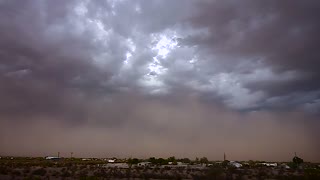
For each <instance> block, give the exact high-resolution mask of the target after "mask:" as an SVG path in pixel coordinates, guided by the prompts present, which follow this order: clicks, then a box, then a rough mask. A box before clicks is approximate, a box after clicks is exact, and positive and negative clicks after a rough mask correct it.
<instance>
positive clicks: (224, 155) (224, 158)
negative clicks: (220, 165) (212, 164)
mask: <svg viewBox="0 0 320 180" xmlns="http://www.w3.org/2000/svg"><path fill="white" fill-rule="evenodd" d="M226 159H227V156H226V153H225V152H224V153H223V161H225V160H226Z"/></svg>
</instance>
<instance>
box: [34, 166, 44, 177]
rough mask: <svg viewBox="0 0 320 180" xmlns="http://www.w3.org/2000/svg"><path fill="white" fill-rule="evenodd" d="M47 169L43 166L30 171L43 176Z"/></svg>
mask: <svg viewBox="0 0 320 180" xmlns="http://www.w3.org/2000/svg"><path fill="white" fill-rule="evenodd" d="M46 173H47V171H46V170H45V169H44V168H40V169H36V170H34V171H33V172H32V174H33V175H39V176H44V175H46Z"/></svg>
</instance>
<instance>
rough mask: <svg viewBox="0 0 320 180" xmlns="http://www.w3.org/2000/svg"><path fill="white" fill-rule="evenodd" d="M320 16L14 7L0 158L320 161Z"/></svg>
mask: <svg viewBox="0 0 320 180" xmlns="http://www.w3.org/2000/svg"><path fill="white" fill-rule="evenodd" d="M319 8H320V3H319V2H317V1H311V0H310V1H303V2H302V1H281V2H280V1H276V0H271V1H265V2H257V1H253V0H246V1H241V2H239V1H234V0H227V1H207V0H201V1H196V0H187V1H183V2H182V1H178V0H177V1H160V0H152V1H147V0H132V1H129V0H118V1H116V0H106V1H87V0H84V1H63V0H58V1H41V0H34V1H31V0H27V1H15V0H13V1H12V0H11V1H9V0H2V1H0V39H1V40H0V100H1V101H0V125H1V126H0V136H1V137H0V146H1V149H0V153H2V154H18V155H30V154H31V155H45V154H46V153H53V152H55V151H74V152H76V153H78V155H79V156H100V157H102V156H114V155H119V156H130V155H135V156H140V157H147V156H152V155H158V156H170V155H176V156H181V157H182V156H189V157H190V158H193V157H195V156H208V157H210V158H211V159H219V158H220V156H221V154H223V152H229V153H228V154H233V156H231V158H235V159H244V160H247V159H266V160H290V158H291V155H292V153H293V152H291V151H297V152H299V153H301V154H303V156H304V157H305V159H306V160H309V161H319V160H320V157H319V154H318V153H317V152H319V150H320V144H319V142H318V141H317V137H319V133H318V132H317V129H316V127H319V121H318V119H317V117H318V115H319V112H320V103H319V102H320V83H319V82H318V80H319V79H320V71H319V70H318V67H320V60H319V58H320V54H319V52H318V48H319V47H320V36H319V35H318V33H319V32H320V23H318V18H317V17H319V16H320V11H319ZM83 141H85V142H83ZM61 142H63V143H61ZM88 144H89V146H90V147H92V148H91V149H88V148H87V147H89V146H88ZM110 144H113V146H112V147H110V146H109V145H110ZM271 147H277V148H276V150H275V149H272V148H271ZM123 149H126V150H123ZM186 149H189V150H188V151H187V150H186Z"/></svg>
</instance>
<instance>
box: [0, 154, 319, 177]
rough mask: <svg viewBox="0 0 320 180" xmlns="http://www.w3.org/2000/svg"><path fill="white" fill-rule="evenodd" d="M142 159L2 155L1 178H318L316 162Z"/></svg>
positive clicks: (0, 160)
mask: <svg viewBox="0 0 320 180" xmlns="http://www.w3.org/2000/svg"><path fill="white" fill-rule="evenodd" d="M141 161H142V160H140V163H134V162H133V163H132V161H131V162H128V160H118V161H117V162H113V163H108V161H106V160H102V159H76V158H68V159H67V158H65V159H58V160H46V159H45V158H12V157H2V158H1V159H0V179H1V180H5V179H235V180H240V179H244V180H247V179H252V180H253V179H310V180H317V179H320V167H319V164H312V163H304V164H303V165H300V166H299V167H293V168H290V167H289V166H287V165H286V164H284V163H282V164H280V163H279V165H277V166H275V167H268V166H264V165H262V164H261V163H260V164H259V163H257V162H250V163H248V162H241V164H243V166H241V167H238V168H237V167H235V166H232V165H230V164H228V163H226V162H208V163H206V164H203V163H202V164H200V163H199V164H197V163H193V162H191V163H188V164H187V163H183V164H182V163H179V164H176V163H175V164H171V163H170V164H169V165H168V164H152V163H150V162H148V161H145V162H141Z"/></svg>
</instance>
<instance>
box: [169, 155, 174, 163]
mask: <svg viewBox="0 0 320 180" xmlns="http://www.w3.org/2000/svg"><path fill="white" fill-rule="evenodd" d="M168 162H176V158H175V157H174V156H172V157H169V158H168Z"/></svg>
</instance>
